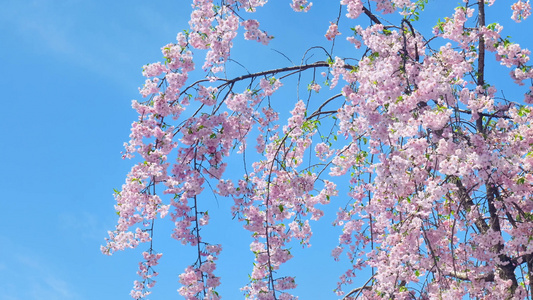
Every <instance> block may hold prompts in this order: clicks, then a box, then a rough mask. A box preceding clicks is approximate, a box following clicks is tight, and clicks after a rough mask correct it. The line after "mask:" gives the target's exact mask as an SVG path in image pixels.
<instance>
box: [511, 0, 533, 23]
mask: <svg viewBox="0 0 533 300" xmlns="http://www.w3.org/2000/svg"><path fill="white" fill-rule="evenodd" d="M511 9H512V10H513V15H512V16H511V19H513V20H514V21H516V22H517V23H520V22H522V21H523V20H525V19H527V18H528V17H529V16H531V4H529V0H527V1H526V2H524V1H522V0H519V1H517V2H515V3H513V5H511Z"/></svg>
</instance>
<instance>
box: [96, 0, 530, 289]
mask: <svg viewBox="0 0 533 300" xmlns="http://www.w3.org/2000/svg"><path fill="white" fill-rule="evenodd" d="M192 2H193V4H192V8H193V11H192V13H191V18H190V22H189V25H190V30H188V31H185V32H184V33H180V34H178V35H177V37H176V41H175V43H170V44H167V45H165V46H164V47H162V49H161V51H162V54H163V58H164V61H163V62H156V63H152V64H148V65H146V66H144V68H143V75H144V76H145V77H146V80H145V83H144V85H143V86H142V87H141V88H140V89H139V92H140V95H141V96H142V97H143V98H144V101H133V102H132V107H133V109H135V110H136V111H137V113H138V115H139V118H138V120H137V121H136V122H134V123H133V124H132V126H131V133H130V141H129V142H128V143H127V144H126V145H125V148H126V151H125V153H124V157H125V158H131V157H133V156H134V155H138V156H139V157H138V158H139V162H138V163H136V164H135V165H134V166H133V167H132V169H131V171H130V173H129V174H128V175H127V178H126V181H125V183H124V185H123V186H122V188H121V190H120V191H116V192H115V199H116V202H117V203H116V206H115V210H116V212H117V214H118V223H117V226H116V228H115V230H114V231H110V232H109V238H108V239H107V244H106V245H105V246H102V248H101V249H102V252H104V253H105V254H109V255H111V254H113V253H114V252H115V251H120V250H124V249H126V248H136V247H138V246H139V245H142V244H148V243H149V244H150V246H149V250H148V251H145V252H143V260H142V262H141V263H140V264H139V271H138V275H139V276H140V280H137V281H135V283H134V288H133V290H132V292H131V296H132V297H133V298H135V299H141V298H144V297H146V296H147V295H148V294H149V293H150V288H152V287H153V286H154V284H155V280H154V277H155V276H157V272H156V271H155V270H154V267H155V266H156V265H157V264H158V261H159V259H160V258H161V254H160V253H156V252H154V251H153V250H152V249H153V248H152V247H153V246H154V245H156V244H157V242H158V241H157V240H154V238H153V237H152V236H153V235H152V233H153V232H152V230H153V224H154V222H155V220H156V219H157V218H167V219H170V220H171V221H172V222H173V224H174V228H173V232H172V238H174V239H176V240H178V241H180V242H181V243H182V244H184V245H189V246H192V247H194V248H195V249H198V253H197V254H198V255H197V257H196V260H194V258H192V260H193V261H194V262H193V263H192V264H191V265H190V266H188V267H187V268H186V269H185V270H184V272H183V273H182V274H181V275H179V281H180V284H181V287H180V288H179V290H178V291H179V293H180V294H181V295H182V296H183V297H185V298H186V299H219V298H221V295H219V294H218V291H217V288H218V287H219V286H220V282H221V281H220V278H219V277H218V276H217V275H216V274H215V272H216V268H217V260H218V257H219V254H220V252H221V250H222V246H221V245H219V244H212V243H211V242H212V241H206V240H205V238H204V236H203V235H202V232H203V231H202V230H201V229H204V227H208V226H209V222H210V218H211V215H209V213H208V210H207V207H206V206H207V205H208V204H207V203H206V202H205V201H204V199H203V195H204V193H205V191H207V190H212V191H214V192H215V193H216V194H218V195H220V196H223V197H230V198H232V199H233V202H234V205H233V207H232V213H233V215H234V217H235V218H236V219H238V220H239V221H241V222H242V224H243V227H244V229H245V230H247V231H249V233H250V240H251V243H250V251H251V252H252V253H253V254H254V256H255V259H254V262H253V265H252V264H251V273H250V281H249V283H248V284H247V285H246V286H244V287H243V288H242V291H243V292H244V294H245V295H246V296H247V297H248V298H250V299H265V300H266V299H268V300H270V299H284V300H285V299H296V296H294V295H292V294H291V293H289V291H290V290H292V289H294V288H296V286H297V282H296V279H295V278H294V277H293V276H290V275H288V276H279V275H278V271H279V270H280V269H281V268H283V266H284V264H286V263H287V262H288V261H289V260H291V259H292V258H293V253H291V251H290V249H291V247H292V245H293V243H294V242H299V244H300V245H302V246H303V247H310V246H311V242H312V237H313V229H312V224H313V221H318V220H321V219H322V217H323V216H324V214H325V212H324V210H323V209H322V207H321V205H331V204H330V202H331V199H332V198H333V197H336V196H338V195H339V188H338V186H337V183H334V182H333V179H334V178H335V180H339V182H342V181H343V180H345V182H342V183H338V184H339V185H341V184H342V185H343V186H347V187H349V192H348V193H347V195H346V196H347V197H348V198H349V203H344V202H343V203H342V204H341V205H340V206H341V208H340V210H339V211H338V213H337V218H336V219H335V221H334V225H335V226H337V227H339V228H341V230H342V231H341V232H340V234H339V241H338V245H336V246H335V245H333V246H332V249H333V250H332V252H331V254H332V257H333V260H335V261H341V262H344V260H345V259H348V261H349V264H348V267H347V270H346V271H345V272H344V273H343V274H340V277H339V282H338V286H337V289H336V292H337V294H338V295H344V294H345V293H344V291H343V288H344V287H345V286H346V285H353V284H354V282H355V280H354V278H355V277H356V276H358V274H359V272H358V271H359V270H361V269H372V277H370V278H369V279H368V282H369V284H368V285H366V286H365V287H363V288H361V289H359V290H358V291H359V295H362V296H363V297H366V298H368V299H374V298H376V299H377V298H380V299H381V298H392V297H395V298H399V299H408V298H412V297H415V298H417V297H419V298H452V297H453V298H457V299H460V298H464V297H478V298H483V297H485V298H486V297H495V298H499V299H504V298H513V297H514V298H519V299H522V298H524V297H526V295H527V292H528V290H527V289H526V288H525V286H526V285H527V284H530V283H529V280H530V279H528V278H527V276H524V275H522V274H519V273H520V272H519V271H518V270H519V269H518V268H519V267H520V268H522V267H523V268H528V266H526V265H525V264H526V263H527V262H528V261H529V262H530V261H532V260H533V239H531V238H530V237H531V236H533V229H532V228H533V226H532V222H533V218H532V216H531V211H532V210H533V202H532V201H531V200H530V199H531V197H532V196H531V195H532V194H533V189H532V186H531V181H532V180H533V155H532V151H531V145H533V130H532V129H531V123H532V122H533V110H532V109H531V107H529V106H528V105H519V104H516V103H514V102H511V101H508V100H506V99H500V98H498V96H497V94H498V91H499V88H498V87H497V85H493V84H492V83H491V82H489V81H488V80H487V79H486V78H488V77H485V78H484V77H483V75H484V72H485V71H484V68H483V67H484V64H485V62H484V61H489V60H488V59H487V60H484V59H485V56H488V55H494V58H495V59H496V60H497V61H499V62H500V63H501V65H503V66H504V67H507V68H509V69H510V77H511V79H513V80H515V82H516V83H517V84H519V85H523V84H525V82H526V79H533V68H532V67H531V66H529V65H528V64H529V63H530V60H529V58H530V54H531V53H530V51H529V50H528V49H526V48H523V47H521V46H520V45H519V44H517V43H511V42H510V41H508V40H507V39H502V37H501V36H500V34H501V33H502V32H503V28H502V27H501V26H500V25H498V24H491V25H487V26H479V25H478V24H477V23H476V21H475V20H476V18H478V19H479V18H484V16H483V14H482V13H481V12H480V11H481V10H480V9H479V7H480V6H483V8H484V6H485V5H486V4H488V5H489V6H490V5H492V4H493V3H494V2H495V0H491V1H484V2H479V3H478V7H477V8H476V7H475V6H473V5H469V6H468V7H466V6H464V7H458V8H456V9H455V11H454V14H453V15H452V16H450V17H448V18H445V19H444V21H442V22H440V23H439V24H438V25H437V26H436V27H435V30H434V36H432V37H423V36H422V34H421V33H420V32H419V31H417V30H416V29H415V27H416V26H417V24H416V23H415V22H412V21H411V19H410V17H413V16H417V17H418V15H417V14H415V12H416V13H418V10H419V9H421V8H422V6H423V5H424V3H423V2H424V1H409V0H375V1H370V2H369V3H371V4H370V5H371V6H369V7H366V6H365V5H369V4H367V3H365V2H364V1H360V0H341V1H340V4H341V5H343V7H344V8H343V9H346V11H347V14H346V17H348V18H349V19H355V18H361V17H369V18H370V20H371V21H372V22H371V25H369V26H367V27H363V26H361V25H355V27H354V33H355V35H354V36H351V37H348V38H347V41H348V43H346V42H344V43H345V44H346V45H350V43H351V44H353V45H355V47H356V48H360V47H362V46H364V47H365V48H366V51H365V52H364V54H362V56H361V57H359V58H357V59H355V60H350V59H344V58H340V57H335V56H334V55H333V53H332V54H331V55H332V56H331V57H330V58H329V59H328V62H327V63H326V62H324V61H317V62H315V63H314V64H309V65H303V66H296V67H287V68H280V69H277V70H272V71H265V72H262V73H255V74H248V75H243V76H241V77H236V78H233V79H228V78H219V77H215V74H224V72H223V71H225V68H226V63H227V62H228V59H229V57H230V54H231V49H232V47H233V40H234V39H235V38H236V37H237V33H238V32H239V29H244V39H248V40H255V41H258V42H260V43H263V44H268V42H269V41H270V40H271V39H272V36H270V35H268V34H267V33H266V32H265V31H264V30H263V29H262V28H261V26H260V23H259V21H258V20H256V19H244V18H243V17H242V16H244V14H239V15H237V12H239V13H240V12H249V13H253V12H255V11H256V9H257V8H258V7H260V6H263V5H265V4H266V2H267V1H266V0H229V1H221V2H220V3H215V1H214V0H194V1H192ZM485 2H487V3H485ZM219 4H220V5H219ZM290 5H291V7H292V9H293V10H295V11H303V12H306V11H308V10H309V9H310V8H311V6H312V3H310V2H308V1H305V0H293V1H292V3H291V4H290ZM487 9H488V8H487ZM512 9H513V19H515V20H516V21H522V20H525V19H526V18H527V17H528V16H529V15H530V13H531V12H530V11H531V8H530V4H529V1H527V2H525V1H522V0H521V1H518V2H516V3H515V4H513V5H512ZM363 12H364V13H365V14H364V15H363V16H361V15H362V13H363ZM376 12H377V13H379V15H377V13H376ZM393 12H397V13H399V14H400V15H402V16H403V17H402V21H400V22H401V23H400V24H399V26H388V25H384V24H382V23H381V21H380V20H382V19H381V16H382V15H384V14H388V13H393ZM476 13H477V16H475V15H476ZM340 17H341V15H340V16H339V18H340ZM378 17H379V18H378ZM348 21H350V22H352V21H351V20H348ZM337 24H339V23H337V22H335V23H330V24H329V27H328V28H327V33H326V38H327V39H328V40H330V41H332V40H334V39H335V37H336V36H337V35H339V34H340V33H339V28H338V25H337ZM326 26H328V25H327V24H325V25H324V29H325V28H326ZM241 27H242V28H241ZM434 39H437V40H440V41H441V42H440V44H438V45H439V46H440V47H438V48H435V47H431V45H430V43H432V41H433V40H434ZM481 41H482V42H481ZM340 42H343V41H339V43H340ZM352 47H353V46H351V45H350V48H351V49H352V50H353V48H352ZM194 49H203V50H206V51H205V55H206V56H205V58H204V60H203V72H204V73H203V74H205V78H201V79H199V80H197V81H193V82H191V79H190V77H191V76H192V74H194V73H192V71H193V70H194V69H195V64H194V62H193V50H194ZM481 50H483V51H481ZM485 50H486V51H485ZM354 53H358V52H354ZM350 62H352V63H353V62H355V63H353V65H349V63H350ZM318 68H327V70H323V71H324V72H323V73H322V74H323V76H324V77H326V80H327V83H328V84H329V87H330V88H331V89H336V90H337V91H338V94H337V96H334V97H331V98H329V99H327V100H326V99H323V98H320V97H322V96H323V95H324V94H327V92H328V91H325V92H324V91H322V92H321V93H318V92H319V91H320V89H321V86H320V85H319V84H317V83H316V82H315V81H314V77H313V81H311V84H310V85H309V86H308V90H309V97H316V98H319V99H321V100H322V103H320V101H318V103H317V101H303V100H300V99H297V101H294V103H293V104H291V106H292V107H293V109H292V110H291V111H290V112H289V113H290V116H288V118H286V123H283V122H281V121H280V117H279V116H280V112H278V111H276V109H275V108H276V107H277V106H276V105H275V104H272V103H275V101H274V98H275V97H276V96H277V93H278V91H279V90H280V89H281V88H282V83H281V81H280V80H279V79H278V78H285V77H287V76H290V75H293V74H300V73H302V72H305V71H306V70H314V71H317V69H318ZM200 72H201V70H200ZM319 72H320V71H319ZM242 82H246V83H248V86H247V88H245V89H243V90H239V89H240V88H241V85H240V84H241V83H242ZM284 82H285V81H284ZM312 91H314V92H316V93H312ZM532 94H533V87H531V86H529V87H528V89H527V90H526V92H525V93H524V96H525V103H526V104H530V103H533V96H532ZM337 98H341V99H343V100H342V101H337V100H335V99H337ZM313 99H315V98H313ZM271 100H272V101H271ZM326 105H327V107H334V108H333V109H331V110H329V109H326V108H325V107H326ZM335 105H337V106H336V107H335ZM282 106H283V107H289V106H288V105H286V104H285V103H284V104H283V105H282ZM329 117H334V118H333V119H332V120H331V119H329ZM321 122H323V123H326V124H328V126H331V128H328V129H327V131H322V130H321V127H320V126H322V125H321ZM328 132H329V133H328ZM338 136H341V137H342V138H341V139H337V137H338ZM253 146H255V149H256V150H257V154H259V155H260V158H259V159H257V160H256V161H254V162H253V163H252V164H251V168H249V166H248V168H246V174H245V175H244V177H243V178H242V179H237V180H235V178H232V177H231V176H230V175H231V174H226V168H227V161H226V158H227V157H228V156H230V155H231V154H232V153H234V154H235V152H233V149H238V152H237V153H236V154H239V155H240V154H242V155H245V153H246V150H247V149H248V148H249V147H250V148H253ZM313 153H314V154H315V156H312V155H311V154H313ZM346 196H345V197H344V198H346ZM167 215H168V216H169V217H167ZM205 229H206V230H208V229H207V228H205ZM216 242H219V241H216ZM343 254H345V255H346V258H345V257H344V256H343ZM529 268H531V267H529ZM529 272H531V270H529ZM356 290H357V289H356ZM354 291H355V290H354ZM350 296H351V297H355V295H353V294H352V295H350Z"/></svg>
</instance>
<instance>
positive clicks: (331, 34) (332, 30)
mask: <svg viewBox="0 0 533 300" xmlns="http://www.w3.org/2000/svg"><path fill="white" fill-rule="evenodd" d="M340 34H341V33H340V32H339V26H337V24H335V23H331V22H330V25H329V28H328V31H327V32H326V35H325V36H326V39H328V40H329V41H332V40H333V39H334V38H336V37H337V35H340Z"/></svg>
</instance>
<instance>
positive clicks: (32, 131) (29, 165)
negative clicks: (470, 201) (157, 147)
mask: <svg viewBox="0 0 533 300" xmlns="http://www.w3.org/2000/svg"><path fill="white" fill-rule="evenodd" d="M272 2H273V3H271V4H270V3H269V5H267V6H265V7H264V8H263V9H260V10H259V13H258V14H257V17H258V18H259V19H260V20H261V18H265V20H264V22H262V23H263V24H264V25H265V28H266V29H267V30H268V31H269V33H271V34H273V35H274V36H275V37H276V38H275V39H274V40H273V41H272V43H271V45H269V46H268V47H264V46H261V45H259V44H256V43H252V42H242V41H238V42H236V48H235V52H234V58H236V59H237V60H238V61H239V62H240V63H241V64H243V65H244V66H246V67H247V68H248V69H249V70H250V71H251V72H253V71H258V70H261V69H265V68H275V67H282V66H286V65H290V63H289V62H288V61H287V59H286V58H284V57H283V56H282V55H280V54H278V53H277V52H275V51H272V49H276V50H279V51H281V52H283V53H284V54H286V55H287V56H289V58H291V59H292V60H293V61H294V62H295V63H299V61H300V59H301V55H302V54H303V53H304V51H305V50H306V49H307V48H309V47H311V46H315V45H322V46H325V47H326V48H327V49H328V50H329V49H330V47H331V45H330V44H329V43H328V42H327V41H326V40H325V38H324V37H323V35H324V33H325V31H326V29H327V26H328V25H329V21H333V20H334V19H335V18H336V16H337V15H338V6H336V5H335V6H331V5H329V6H328V4H327V3H331V2H329V1H315V2H316V3H315V5H314V7H313V8H312V10H311V11H310V12H309V14H308V15H304V14H296V13H293V12H292V11H291V9H290V7H289V6H288V3H289V1H276V3H274V1H272ZM430 2H434V1H430ZM437 2H439V1H437ZM450 2H453V1H450ZM500 2H508V1H501V0H500ZM280 3H282V4H283V5H280ZM455 4H456V3H454V5H451V6H450V8H449V9H448V8H446V9H447V10H446V9H445V8H443V7H442V6H437V5H435V4H433V6H432V5H431V3H430V6H428V9H430V11H431V12H432V13H435V12H437V11H440V12H442V11H444V12H445V13H446V15H449V14H451V12H452V10H451V9H453V7H454V6H455ZM438 5H440V4H438ZM503 7H504V8H505V14H506V15H505V16H506V17H509V16H510V10H509V9H508V6H503ZM496 11H498V12H501V11H499V10H492V12H493V13H494V12H496ZM189 14H190V7H189V1H184V0H165V1H162V0H152V1H138V0H130V1H124V0H117V1H101V0H94V1H81V0H34V1H18V0H3V1H2V9H0V40H1V42H0V44H1V47H0V61H1V63H2V64H1V66H2V71H1V72H0V89H1V90H2V92H3V93H2V105H3V112H4V113H3V116H2V118H0V134H1V136H2V145H1V147H0V158H1V159H2V172H0V188H1V190H2V192H3V193H2V196H1V197H0V211H2V212H3V214H2V221H3V222H2V223H3V225H2V226H3V230H1V231H0V291H2V292H1V293H2V295H1V298H2V299H6V300H11V299H20V300H26V299H28V300H31V299H49V300H55V299H58V300H66V299H76V300H77V299H131V298H130V297H129V295H128V293H129V291H130V289H131V287H132V283H133V280H135V279H137V276H136V274H135V272H136V270H137V262H138V261H139V259H140V258H141V256H140V252H142V251H143V250H145V249H144V247H142V246H141V247H140V248H139V249H136V250H129V251H125V252H121V253H117V254H115V255H114V256H112V257H107V256H104V255H102V254H101V253H100V250H99V247H100V245H101V244H103V243H104V237H106V235H107V234H106V232H107V230H111V229H113V228H114V225H115V223H116V215H115V213H114V209H113V205H114V199H113V197H112V193H113V188H117V189H118V188H120V186H121V185H122V183H123V182H124V178H125V175H126V174H127V172H128V171H129V168H130V167H131V166H132V164H133V162H131V161H127V160H122V159H121V155H120V152H121V151H122V150H123V146H122V145H123V143H124V142H126V141H127V140H128V135H129V125H130V124H131V123H132V122H133V121H134V120H135V118H136V115H135V113H134V111H133V110H132V109H131V108H130V103H131V100H132V99H139V98H140V96H139V95H138V90H137V88H138V87H139V86H140V85H141V84H142V83H143V81H144V80H143V78H142V76H141V68H142V66H143V65H144V64H147V63H150V62H155V61H159V60H161V54H160V48H161V47H162V46H163V45H165V44H167V43H169V42H173V41H174V40H175V36H176V33H177V32H179V31H181V30H182V29H186V28H187V22H188V18H189ZM272 15H275V16H276V18H270V19H271V20H267V19H266V18H267V17H269V16H272ZM443 16H445V15H444V14H443V15H442V16H441V17H443ZM489 16H490V12H489ZM435 20H436V19H435ZM365 22H366V20H365ZM488 22H489V23H490V21H488ZM527 22H528V23H527V24H529V25H528V26H530V28H531V24H532V23H531V20H528V21H527ZM288 24H294V25H293V26H287V25H288ZM433 24H434V23H432V24H431V26H432V25H433ZM504 24H505V26H507V25H509V28H511V30H512V28H514V26H515V25H514V24H510V23H509V22H506V23H504ZM345 25H346V26H348V25H350V26H353V24H345ZM506 30H507V27H506ZM347 33H348V32H346V34H347ZM511 35H512V36H513V38H516V39H517V40H519V41H520V40H522V41H525V35H526V32H525V31H524V30H522V32H519V33H514V32H513V33H512V34H511ZM521 37H522V38H521ZM239 47H240V48H239ZM529 48H532V47H531V46H530V47H529ZM338 50H340V51H341V53H346V51H351V49H338ZM251 53H253V55H250V54H251ZM348 53H349V52H348ZM258 58H259V59H258ZM317 59H323V58H317ZM497 70H500V69H497ZM501 70H502V71H503V72H505V73H504V74H506V73H507V71H505V70H503V69H501ZM231 71H232V72H235V73H239V72H241V71H242V69H239V67H237V66H236V65H233V67H232V69H231ZM499 72H500V71H497V72H496V73H497V74H498V73H499ZM512 89H513V88H512V87H511V86H510V87H509V88H508V90H512ZM291 92H292V94H290V93H291ZM287 93H288V94H287V95H290V96H291V97H293V96H294V91H289V92H287ZM509 93H510V92H509ZM509 93H508V92H506V96H508V97H509ZM343 197H345V196H344V195H342V197H339V198H340V200H339V201H340V202H339V203H340V204H339V203H337V204H336V205H334V206H335V207H338V206H341V205H342V203H344V202H342V201H346V199H342V198H343ZM228 201H229V200H225V199H220V198H219V199H218V203H216V202H215V201H212V202H211V204H209V205H211V206H212V208H210V209H209V212H210V214H211V215H212V216H214V217H213V222H214V224H213V225H215V226H213V229H209V230H211V231H210V232H209V233H208V235H209V236H211V237H212V238H213V239H219V241H217V242H223V241H227V242H226V244H223V246H224V250H223V253H222V255H221V258H220V263H219V271H218V274H220V275H221V276H222V284H223V286H222V287H221V289H220V292H221V294H222V295H223V296H224V298H225V299H240V298H242V297H241V296H240V295H241V293H240V292H239V290H238V289H239V287H242V286H243V285H244V284H245V283H246V279H247V274H248V273H249V272H250V271H251V264H252V261H253V256H252V254H251V253H249V251H248V250H247V249H248V244H249V243H250V241H251V240H250V239H249V235H248V233H246V232H245V231H244V230H242V229H241V226H242V225H241V224H239V223H237V222H236V221H231V218H230V215H229V213H227V212H228V207H229V203H230V202H228ZM335 207H332V208H330V212H334V211H335V210H336V208H335ZM217 217H218V219H217ZM332 219H333V216H329V217H326V219H325V222H324V223H325V225H324V226H322V227H320V226H319V227H316V232H315V235H316V236H315V237H314V238H313V239H312V240H311V243H312V244H313V247H311V248H310V249H306V250H305V251H299V250H298V249H295V250H294V251H295V252H296V253H297V254H298V255H301V257H298V256H296V258H295V259H293V260H292V261H290V262H289V263H288V264H287V266H286V268H285V270H295V272H294V273H296V278H297V280H298V283H299V284H300V286H301V287H300V288H299V289H298V292H297V294H299V295H300V296H301V297H300V298H301V299H333V298H334V296H333V294H332V293H331V290H333V288H335V282H336V281H337V278H338V276H339V275H340V274H341V273H342V272H343V270H344V268H343V266H342V265H341V264H335V263H334V262H333V261H332V259H331V258H330V257H329V253H330V251H331V249H332V248H333V247H334V246H335V242H336V241H337V236H338V232H337V231H335V230H333V229H331V227H330V226H329V223H330V222H331V220H332ZM163 221H164V222H159V223H156V229H157V226H160V228H161V229H160V231H159V232H158V233H157V236H156V238H157V243H158V244H156V245H155V247H156V250H161V252H164V256H163V258H162V260H161V265H160V266H159V267H158V268H157V269H156V270H157V271H159V272H160V275H159V276H158V278H157V280H158V282H159V284H158V285H157V286H156V288H155V289H154V294H153V296H152V297H150V298H151V299H170V298H177V293H176V289H177V288H178V287H179V285H178V282H177V281H178V279H177V275H178V274H179V273H181V272H182V270H183V269H184V268H185V266H186V265H188V264H189V263H191V262H192V261H193V260H194V256H193V253H192V252H191V251H190V250H191V249H188V248H186V247H183V246H181V245H180V243H179V242H176V241H173V240H171V239H170V228H169V227H168V226H167V225H168V224H166V223H170V222H166V220H163ZM159 224H161V225H159ZM165 224H166V225H165ZM297 247H298V246H295V248H297ZM366 279H367V277H365V276H363V277H361V278H360V280H361V282H360V283H361V284H362V283H364V282H365V281H366Z"/></svg>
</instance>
